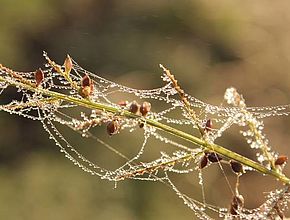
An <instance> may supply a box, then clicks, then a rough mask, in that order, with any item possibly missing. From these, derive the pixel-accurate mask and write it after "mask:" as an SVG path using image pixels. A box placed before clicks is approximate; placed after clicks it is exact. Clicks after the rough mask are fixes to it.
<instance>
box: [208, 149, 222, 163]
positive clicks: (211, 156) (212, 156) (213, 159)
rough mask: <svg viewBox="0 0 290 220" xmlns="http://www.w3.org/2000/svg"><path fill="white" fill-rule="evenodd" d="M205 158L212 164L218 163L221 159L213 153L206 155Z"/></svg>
mask: <svg viewBox="0 0 290 220" xmlns="http://www.w3.org/2000/svg"><path fill="white" fill-rule="evenodd" d="M207 158H208V160H209V161H210V162H212V163H216V162H218V161H220V160H222V159H223V158H222V157H221V156H220V155H219V154H217V153H215V152H210V153H208V154H207Z"/></svg>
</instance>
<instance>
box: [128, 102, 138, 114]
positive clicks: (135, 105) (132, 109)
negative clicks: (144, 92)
mask: <svg viewBox="0 0 290 220" xmlns="http://www.w3.org/2000/svg"><path fill="white" fill-rule="evenodd" d="M138 111H139V104H138V103H137V102H136V101H133V102H132V103H131V105H130V107H129V112H131V113H134V114H136V113H137V112H138Z"/></svg>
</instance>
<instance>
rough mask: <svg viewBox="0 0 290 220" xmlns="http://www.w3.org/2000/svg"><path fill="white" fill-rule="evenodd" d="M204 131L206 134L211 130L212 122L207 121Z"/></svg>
mask: <svg viewBox="0 0 290 220" xmlns="http://www.w3.org/2000/svg"><path fill="white" fill-rule="evenodd" d="M204 130H205V131H206V132H210V131H211V130H212V120H210V119H208V120H207V121H206V123H205V128H204Z"/></svg>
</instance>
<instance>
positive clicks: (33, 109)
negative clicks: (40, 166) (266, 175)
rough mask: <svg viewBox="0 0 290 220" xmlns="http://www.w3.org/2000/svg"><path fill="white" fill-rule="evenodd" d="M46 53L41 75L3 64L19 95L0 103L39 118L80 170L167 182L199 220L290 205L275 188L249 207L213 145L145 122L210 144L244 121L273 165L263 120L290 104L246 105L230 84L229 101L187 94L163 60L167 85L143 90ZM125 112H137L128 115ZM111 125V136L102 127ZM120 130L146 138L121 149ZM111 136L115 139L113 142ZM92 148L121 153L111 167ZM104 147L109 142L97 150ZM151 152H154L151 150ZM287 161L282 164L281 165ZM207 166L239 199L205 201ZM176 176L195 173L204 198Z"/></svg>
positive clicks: (246, 133)
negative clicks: (189, 139)
mask: <svg viewBox="0 0 290 220" xmlns="http://www.w3.org/2000/svg"><path fill="white" fill-rule="evenodd" d="M44 56H45V58H46V60H47V61H48V63H47V64H46V65H45V68H44V69H43V70H42V71H41V72H42V73H43V75H40V79H39V78H37V77H36V72H15V71H12V70H10V69H8V68H5V67H3V66H2V65H0V95H1V97H4V96H5V97H7V94H11V93H12V92H11V91H10V90H11V88H12V87H15V88H16V91H14V93H13V94H17V95H16V96H15V97H13V98H12V99H7V98H5V99H4V98H3V99H1V100H3V101H1V103H0V104H1V105H0V109H1V110H3V111H6V112H8V113H10V114H17V115H20V116H23V117H26V118H29V119H32V120H37V121H40V122H41V124H42V125H43V128H44V130H45V131H46V132H47V133H48V134H49V138H50V139H52V140H53V141H54V142H55V144H56V145H57V146H58V147H59V149H60V152H61V153H63V154H64V156H65V157H66V158H68V159H69V160H71V161H72V162H73V164H75V165H76V166H78V167H80V168H81V169H82V170H83V171H85V172H88V173H90V174H91V175H94V176H99V177H100V178H101V179H105V180H109V181H113V182H115V183H116V184H117V183H118V182H119V181H122V180H125V179H134V180H143V181H156V182H162V183H164V184H165V185H166V186H168V187H170V188H171V189H173V191H174V192H175V193H176V194H177V195H178V197H179V198H181V199H182V200H183V202H184V204H185V205H187V206H188V207H189V208H190V209H191V210H192V211H193V212H194V213H195V215H196V216H197V217H198V218H199V219H213V218H218V217H220V218H224V219H234V218H235V217H236V215H239V217H240V219H257V218H261V217H265V216H270V215H271V216H272V215H273V216H274V215H277V216H280V214H281V212H283V210H285V209H286V208H287V204H284V203H283V201H288V199H289V198H288V197H289V195H288V189H281V190H275V191H273V192H271V193H270V196H268V197H267V198H266V202H265V203H264V204H262V205H261V206H260V207H258V208H256V209H247V208H245V207H244V205H243V204H242V203H243V202H242V201H240V200H239V198H240V196H241V195H240V194H239V192H238V184H236V185H235V184H231V183H230V181H229V180H228V179H227V175H226V173H225V171H224V168H223V167H224V166H228V165H229V164H230V161H229V160H227V159H225V158H223V159H218V156H219V155H216V154H215V153H214V152H211V150H210V149H204V147H203V146H200V145H198V144H195V145H194V144H193V143H186V142H184V141H182V140H181V141H180V140H178V138H175V137H173V136H170V135H168V134H166V132H164V131H162V129H159V128H158V127H156V126H152V125H150V124H148V123H149V122H150V121H154V122H156V123H162V124H165V125H168V126H171V127H173V128H176V129H179V130H182V131H184V132H186V133H188V134H194V135H196V136H199V137H200V138H201V139H202V140H204V141H206V142H208V143H215V142H216V140H217V139H218V138H219V137H221V136H222V135H223V134H224V132H225V131H226V130H228V129H230V128H231V127H232V126H233V125H236V126H238V127H240V132H241V134H242V137H244V138H245V139H246V141H247V143H248V144H249V147H250V148H252V149H253V150H255V152H256V156H257V158H256V160H257V161H258V162H259V163H261V164H262V165H264V166H266V167H268V168H269V169H271V166H273V164H272V162H271V161H273V160H275V159H277V158H278V154H277V153H276V152H275V151H273V149H272V148H271V146H270V144H269V141H268V140H267V138H266V136H265V135H264V133H263V129H264V125H263V121H262V119H264V118H267V117H273V116H288V115H289V114H290V105H280V106H270V107H247V106H246V105H245V102H244V99H243V97H242V96H241V95H239V94H238V93H237V91H236V90H235V89H234V88H229V89H227V91H226V93H225V100H226V102H227V104H228V105H227V106H215V105H210V104H207V103H205V102H203V101H201V100H199V99H197V98H195V97H193V96H190V95H188V94H186V93H183V90H181V88H180V87H179V85H178V84H177V81H176V82H174V80H173V79H172V77H173V78H174V76H173V75H171V76H170V72H169V71H168V70H167V69H165V68H164V67H163V66H161V70H162V72H163V74H162V75H161V78H162V80H163V82H164V85H163V86H162V87H159V88H156V89H151V90H140V89H133V88H129V87H126V86H123V85H120V84H118V83H116V82H112V81H109V80H107V79H104V78H103V77H100V76H98V75H97V74H94V73H91V72H89V71H87V70H85V69H83V68H82V67H80V66H79V65H78V64H77V63H76V62H75V61H73V60H72V59H71V58H69V61H70V62H71V65H72V66H71V69H68V68H69V67H67V66H66V65H65V64H66V63H65V64H64V65H62V66H59V65H57V64H55V63H54V62H53V61H51V60H50V59H49V58H48V56H47V55H46V53H44ZM67 59H68V58H67ZM66 61H67V60H66ZM86 82H88V84H87V83H86ZM36 84H37V85H36ZM47 91H49V92H47ZM15 92H16V93H15ZM58 94H62V95H58ZM84 100H85V101H84ZM144 102H146V103H150V105H151V108H149V110H148V109H147V110H148V112H146V114H145V113H144V114H143V112H142V111H141V110H140V109H141V107H140V106H142V104H143V103H144ZM95 103H100V104H102V105H105V106H106V108H104V109H101V108H97V107H96V108H94V106H96V105H94V104H95ZM134 105H136V106H137V107H138V110H137V111H134V110H132V107H134ZM112 109H113V110H112ZM127 112H131V116H132V114H133V115H134V114H135V116H136V117H128V114H127ZM192 112H194V116H193V115H192ZM212 123H213V124H214V126H212ZM68 128H69V129H68ZM64 129H66V130H69V131H71V132H72V133H74V134H78V135H79V138H78V139H79V140H82V141H81V142H80V141H75V140H71V139H72V137H75V135H74V136H72V135H71V134H68V132H67V131H66V130H64ZM106 129H107V130H108V133H109V134H110V135H111V136H112V137H110V138H108V137H106V136H104V135H103V134H102V133H100V131H104V130H105V131H106ZM103 133H104V132H103ZM123 133H124V134H126V135H128V136H126V137H125V138H127V139H128V137H129V135H131V136H136V135H135V134H137V133H138V134H140V136H142V140H139V144H137V146H136V144H134V145H133V146H126V149H127V150H124V152H123V149H122V148H120V147H119V146H116V143H114V142H113V140H114V139H115V138H117V137H118V136H121V135H122V134H123ZM107 136H109V135H107ZM73 139H75V138H73ZM109 139H110V140H109ZM85 140H90V141H92V142H91V143H97V145H96V144H94V145H92V146H94V147H93V148H90V149H89V150H88V149H87V148H86V149H85V146H83V144H80V143H82V142H83V141H85ZM111 140H112V143H109V142H110V141H111ZM73 142H76V143H75V144H73ZM152 143H154V144H152ZM156 143H158V144H156ZM128 144H129V145H130V141H127V142H124V141H122V142H120V145H128ZM80 145H82V146H80ZM95 146H97V148H98V151H97V152H98V154H102V149H107V150H108V151H107V154H108V152H110V154H112V155H114V156H116V158H119V159H117V160H116V163H113V161H114V159H112V161H110V160H109V159H108V160H107V161H105V162H110V163H113V166H112V164H106V163H105V162H104V161H101V162H99V161H98V160H96V158H94V156H93V154H91V153H90V151H93V150H95V149H94V148H95ZM100 146H103V147H105V148H101V149H100ZM158 146H162V147H160V150H157V149H158ZM156 148H157V149H156ZM151 151H154V152H155V154H150V152H151ZM132 152H134V153H132ZM156 152H157V153H156ZM147 154H149V156H147ZM106 165H108V166H107V167H106ZM284 165H285V164H283V165H282V166H281V167H279V169H281V171H282V169H283V166H284ZM209 166H218V167H219V168H220V170H221V172H222V174H223V175H224V178H225V180H226V185H227V187H228V188H230V191H231V194H232V196H233V198H235V199H236V200H234V199H233V200H232V201H231V202H229V203H231V204H230V206H227V207H224V208H222V207H220V205H219V204H209V203H208V201H207V199H206V198H207V193H206V190H205V185H204V179H203V173H205V172H206V169H205V168H207V167H209ZM250 170H252V169H251V168H250V167H243V171H242V172H240V171H239V172H237V183H238V181H239V180H240V177H241V176H242V174H243V173H245V172H247V171H250ZM176 175H193V177H192V178H196V179H198V184H199V185H200V194H201V196H200V197H199V198H198V199H195V198H191V197H192V196H189V195H188V194H187V193H184V192H181V190H180V188H179V187H178V186H177V185H176V184H175V183H174V181H175V178H174V177H176ZM282 198H283V199H282ZM285 198H286V199H285ZM237 201H238V202H237ZM282 203H283V204H282ZM229 207H230V208H229ZM277 207H278V208H277ZM232 208H234V210H231V209H232ZM212 216H214V217H212Z"/></svg>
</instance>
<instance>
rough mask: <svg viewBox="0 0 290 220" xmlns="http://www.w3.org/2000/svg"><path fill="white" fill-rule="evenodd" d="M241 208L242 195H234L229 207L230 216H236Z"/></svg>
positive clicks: (242, 204)
mask: <svg viewBox="0 0 290 220" xmlns="http://www.w3.org/2000/svg"><path fill="white" fill-rule="evenodd" d="M243 207H244V197H243V196H242V195H234V196H233V199H232V202H231V206H230V213H231V214H232V215H237V214H238V211H239V209H241V208H243Z"/></svg>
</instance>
